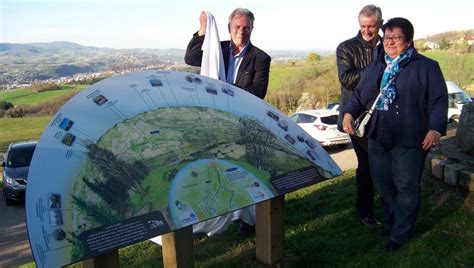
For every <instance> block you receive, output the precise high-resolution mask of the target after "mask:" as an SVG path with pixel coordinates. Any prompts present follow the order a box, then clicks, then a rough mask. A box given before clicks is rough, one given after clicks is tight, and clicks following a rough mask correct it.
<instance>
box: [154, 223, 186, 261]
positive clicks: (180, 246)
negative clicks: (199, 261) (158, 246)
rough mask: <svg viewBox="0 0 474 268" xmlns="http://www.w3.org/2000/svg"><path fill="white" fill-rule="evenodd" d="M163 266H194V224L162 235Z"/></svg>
mask: <svg viewBox="0 0 474 268" xmlns="http://www.w3.org/2000/svg"><path fill="white" fill-rule="evenodd" d="M161 239H162V244H163V245H162V246H163V248H162V251H163V266H164V267H166V268H188V267H189V268H190V267H194V244H193V226H192V225H191V226H188V227H185V228H182V229H179V230H176V231H174V232H171V233H167V234H165V235H163V236H162V238H161Z"/></svg>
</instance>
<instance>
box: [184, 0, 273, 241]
mask: <svg viewBox="0 0 474 268" xmlns="http://www.w3.org/2000/svg"><path fill="white" fill-rule="evenodd" d="M254 20H255V17H254V15H253V13H252V12H251V11H250V10H248V9H246V8H237V9H235V10H234V11H232V13H231V14H230V16H229V24H228V25H227V26H228V29H229V33H230V39H231V40H230V41H223V42H221V47H222V56H223V57H224V65H225V74H226V82H227V83H229V84H233V85H235V86H237V87H239V88H242V89H244V90H245V91H247V92H249V93H251V94H253V95H255V96H257V97H259V98H260V99H263V98H265V95H266V94H267V87H268V79H269V74H270V62H271V58H270V56H269V55H268V54H267V53H265V52H264V51H263V50H261V49H259V48H258V47H256V46H254V45H252V43H251V42H250V36H251V35H252V30H253V22H254ZM199 22H200V28H199V31H198V32H196V33H194V35H193V38H192V39H191V41H189V44H188V47H187V49H186V55H185V56H184V61H185V62H186V64H189V65H192V66H196V67H200V66H201V63H202V55H203V51H202V44H203V43H204V37H205V33H206V27H207V15H206V12H204V11H203V12H201V15H200V17H199ZM254 232H255V226H253V225H250V224H248V223H246V222H244V221H242V223H241V225H240V228H239V234H240V235H241V236H248V235H251V234H253V233H254Z"/></svg>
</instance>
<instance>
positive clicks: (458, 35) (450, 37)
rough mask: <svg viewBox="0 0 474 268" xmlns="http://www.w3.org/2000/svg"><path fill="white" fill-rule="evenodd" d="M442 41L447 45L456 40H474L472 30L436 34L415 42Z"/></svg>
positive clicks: (473, 31) (473, 30)
mask: <svg viewBox="0 0 474 268" xmlns="http://www.w3.org/2000/svg"><path fill="white" fill-rule="evenodd" d="M443 39H444V40H446V41H447V42H449V43H453V42H456V41H458V40H466V41H467V40H474V29H471V30H459V31H450V32H444V33H438V34H435V35H430V36H427V37H425V38H420V39H418V40H416V41H429V42H441V40H443Z"/></svg>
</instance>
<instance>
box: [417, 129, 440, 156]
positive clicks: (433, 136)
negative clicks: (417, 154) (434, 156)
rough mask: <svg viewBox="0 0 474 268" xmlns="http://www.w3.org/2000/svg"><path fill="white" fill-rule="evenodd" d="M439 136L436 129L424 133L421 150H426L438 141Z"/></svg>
mask: <svg viewBox="0 0 474 268" xmlns="http://www.w3.org/2000/svg"><path fill="white" fill-rule="evenodd" d="M440 138H441V134H439V132H438V131H436V130H430V131H428V133H426V136H425V139H424V140H423V142H422V143H421V145H422V146H423V150H425V151H428V150H429V149H431V148H432V147H433V146H435V145H437V144H438V143H439V139H440Z"/></svg>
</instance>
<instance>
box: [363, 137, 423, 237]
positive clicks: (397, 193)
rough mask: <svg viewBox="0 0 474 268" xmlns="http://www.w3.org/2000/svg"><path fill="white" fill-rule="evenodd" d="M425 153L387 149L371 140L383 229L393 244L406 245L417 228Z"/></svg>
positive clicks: (373, 167)
mask: <svg viewBox="0 0 474 268" xmlns="http://www.w3.org/2000/svg"><path fill="white" fill-rule="evenodd" d="M426 153H427V152H426V151H424V150H423V149H422V148H407V147H398V146H393V147H386V146H383V145H382V144H381V143H379V142H378V141H376V140H375V139H369V161H370V171H371V174H372V176H373V178H374V184H375V186H376V187H377V191H378V192H379V195H380V199H381V201H382V206H383V210H384V228H385V231H388V232H389V233H390V240H392V241H394V242H397V243H400V244H402V243H404V242H406V241H407V240H408V239H409V238H410V236H411V233H412V231H413V227H414V226H415V222H416V218H417V214H418V210H419V208H420V200H421V175H422V173H423V167H424V162H425V158H426Z"/></svg>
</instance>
